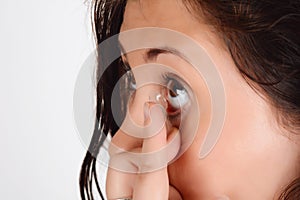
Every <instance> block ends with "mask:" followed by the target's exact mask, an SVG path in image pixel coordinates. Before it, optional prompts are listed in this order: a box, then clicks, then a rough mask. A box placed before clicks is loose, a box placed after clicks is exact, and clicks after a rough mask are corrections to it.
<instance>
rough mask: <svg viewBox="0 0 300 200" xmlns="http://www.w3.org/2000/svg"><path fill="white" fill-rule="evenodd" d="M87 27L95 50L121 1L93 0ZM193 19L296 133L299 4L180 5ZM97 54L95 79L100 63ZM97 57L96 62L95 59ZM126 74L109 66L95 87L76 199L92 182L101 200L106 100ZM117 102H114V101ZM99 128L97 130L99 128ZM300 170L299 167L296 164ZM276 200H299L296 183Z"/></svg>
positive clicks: (111, 29)
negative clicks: (90, 132)
mask: <svg viewBox="0 0 300 200" xmlns="http://www.w3.org/2000/svg"><path fill="white" fill-rule="evenodd" d="M92 2H93V4H92V22H93V30H94V33H95V36H96V37H95V39H96V44H100V43H101V42H102V41H104V40H106V39H107V38H109V37H111V36H113V35H114V34H117V33H119V31H120V27H121V24H122V21H123V14H124V10H125V6H126V3H127V0H93V1H92ZM184 2H186V7H187V8H188V9H189V10H190V11H191V12H192V13H193V14H194V15H195V16H196V17H199V16H201V17H204V19H205V22H206V23H208V24H210V25H212V27H213V28H214V30H215V33H216V34H217V35H218V36H219V38H220V39H221V40H223V43H224V44H225V47H226V48H227V50H228V51H229V52H230V54H231V56H232V58H233V60H234V62H235V64H236V67H237V68H238V70H239V71H240V73H241V75H242V76H243V77H244V78H245V80H246V81H247V82H248V84H249V85H250V86H251V87H252V88H253V89H255V90H256V91H257V92H258V93H259V94H261V95H262V96H263V97H264V98H265V99H266V100H267V101H268V102H269V104H270V105H271V106H272V107H273V108H274V111H275V114H276V116H277V119H278V124H279V125H280V127H281V128H282V129H283V130H287V131H288V132H290V133H295V134H299V133H300V28H299V27H300V1H299V0H286V1H282V0H230V1H211V0H184ZM97 53H98V68H97V71H98V74H102V71H101V70H103V69H102V68H101V63H102V64H103V62H105V60H104V58H103V57H104V56H101V55H103V49H102V50H101V51H99V49H98V51H97ZM99 55H100V56H99ZM126 70H128V69H127V68H126V67H125V65H124V64H123V63H122V61H121V58H118V59H117V60H115V61H114V62H113V63H112V64H111V65H110V66H109V67H108V69H107V70H106V71H105V72H104V74H103V76H101V77H99V78H100V81H99V82H98V83H97V112H96V120H95V129H94V133H93V137H92V140H91V142H90V145H89V149H88V151H87V153H86V156H85V159H84V161H83V164H82V169H81V173H80V193H81V198H82V199H94V197H93V192H92V184H93V180H94V182H95V184H96V188H97V189H98V192H99V193H100V195H101V197H102V199H104V198H103V195H102V193H101V191H100V188H99V184H98V180H97V175H96V156H97V155H98V152H99V149H100V147H101V145H102V144H103V141H104V139H105V136H106V135H107V134H108V133H110V134H111V135H114V134H115V132H116V131H117V130H118V128H119V127H118V126H117V125H116V123H115V121H114V119H113V117H112V113H111V108H110V106H111V103H110V102H111V100H112V99H111V95H112V89H113V88H114V86H115V84H116V82H117V81H118V79H119V78H120V77H121V76H122V75H123V74H124V73H125V72H126ZM119 100H120V99H119ZM99 127H101V129H100V128H99ZM299 164H300V163H299ZM279 199H280V200H283V199H285V200H294V199H300V178H297V179H296V180H294V181H293V182H291V184H290V185H288V186H287V187H286V189H285V190H284V191H283V192H282V194H281V195H280V197H279Z"/></svg>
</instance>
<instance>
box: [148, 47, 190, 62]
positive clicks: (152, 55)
mask: <svg viewBox="0 0 300 200" xmlns="http://www.w3.org/2000/svg"><path fill="white" fill-rule="evenodd" d="M160 54H173V55H175V56H178V57H180V58H183V59H185V56H184V54H183V53H182V52H180V51H179V50H177V49H174V48H171V47H159V48H151V49H148V50H147V51H146V53H145V54H144V56H143V57H144V60H145V62H153V61H156V59H157V57H158V55H160Z"/></svg>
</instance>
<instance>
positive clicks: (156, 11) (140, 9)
mask: <svg viewBox="0 0 300 200" xmlns="http://www.w3.org/2000/svg"><path fill="white" fill-rule="evenodd" d="M195 24H199V22H198V21H197V20H196V19H195V18H194V17H193V16H192V14H191V13H190V12H189V11H188V9H187V8H186V6H185V5H184V4H183V2H182V1H181V0H129V1H128V2H127V5H126V9H125V14H124V21H123V24H122V27H121V31H125V30H129V29H133V28H140V27H161V28H169V29H173V30H177V31H181V32H183V31H184V32H189V31H191V30H192V27H193V25H195Z"/></svg>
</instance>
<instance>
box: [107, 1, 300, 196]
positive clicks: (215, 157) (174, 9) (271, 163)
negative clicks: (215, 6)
mask: <svg viewBox="0 0 300 200" xmlns="http://www.w3.org/2000/svg"><path fill="white" fill-rule="evenodd" d="M166 8H168V9H166ZM143 27H160V28H168V29H171V30H175V31H178V32H181V33H184V34H186V35H188V36H190V37H191V38H193V39H194V40H195V41H196V42H197V43H199V45H201V46H202V47H204V49H205V50H206V51H207V53H208V55H209V56H210V57H211V59H212V60H213V62H214V64H215V66H216V68H217V70H218V71H219V74H220V76H221V78H222V80H223V84H224V88H225V93H226V119H225V123H224V127H223V130H222V133H221V136H220V138H219V140H218V142H217V144H216V145H215V147H214V149H213V151H211V152H210V154H209V155H208V156H206V157H205V158H204V159H199V150H200V147H201V144H202V142H203V140H204V136H205V133H206V131H207V129H208V127H209V122H210V118H211V105H210V104H211V103H210V98H209V91H208V90H207V87H206V85H205V82H204V80H203V78H202V77H201V76H199V75H198V74H197V73H195V71H194V69H193V68H192V67H191V65H189V63H187V62H185V61H184V60H183V59H181V58H179V57H178V56H176V55H173V54H171V53H164V54H160V55H158V56H157V58H156V59H155V62H156V63H160V64H164V65H167V66H170V67H172V68H173V69H174V70H177V71H178V72H179V73H180V74H181V75H182V77H183V79H185V80H186V81H187V82H188V83H189V86H190V88H191V89H192V91H193V93H194V94H195V96H196V97H197V99H198V101H199V109H200V110H201V117H202V118H201V120H200V124H199V128H198V130H197V134H196V137H195V138H194V140H193V143H192V145H191V146H190V147H189V148H188V149H187V151H185V152H184V154H183V155H182V156H180V157H179V158H178V159H177V160H176V161H175V162H173V163H171V164H170V165H169V166H167V167H164V168H162V169H160V170H157V171H155V172H152V173H146V174H138V175H137V174H129V173H124V172H119V171H117V170H114V169H112V168H109V170H108V175H107V196H108V198H109V199H114V198H120V197H127V196H133V199H172V200H176V199H189V200H199V199H218V198H224V199H226V198H225V197H228V198H230V199H244V200H247V199H249V200H253V199H257V200H266V199H275V198H276V197H278V195H279V194H280V192H281V190H282V189H284V187H285V186H286V185H287V184H288V183H289V182H290V181H291V180H292V179H293V178H295V177H296V176H297V173H299V172H298V171H297V170H296V169H297V164H296V163H299V143H297V142H295V140H294V141H292V140H290V139H288V137H286V135H283V134H282V133H281V132H280V129H279V128H278V125H277V124H276V122H275V115H274V113H273V112H272V110H271V109H270V107H269V105H268V103H266V102H265V100H263V99H262V98H261V97H260V96H259V95H258V94H257V93H256V92H254V91H253V90H252V88H250V86H249V85H247V83H246V82H245V80H244V79H243V78H242V77H241V75H240V73H239V72H238V71H237V69H236V66H235V65H234V62H233V60H232V58H231V57H230V55H229V54H228V52H227V51H226V49H225V48H224V45H223V44H222V42H221V41H220V40H219V38H218V37H217V36H216V35H215V34H214V33H213V29H212V27H210V26H208V25H207V24H205V23H204V20H203V19H199V18H197V19H196V18H195V17H193V15H192V14H191V13H190V12H189V11H187V9H186V7H185V6H184V5H183V3H182V2H181V1H174V0H164V1H161V0H151V1H150V0H140V1H134V0H129V1H128V3H127V6H126V10H125V15H124V22H123V24H122V27H121V31H126V30H131V29H134V28H143ZM125 48H126V47H125ZM144 53H145V51H144V50H140V51H136V52H132V53H129V54H127V57H126V59H127V61H128V63H129V64H130V66H131V67H132V68H133V69H134V68H135V67H137V66H139V65H141V64H145V59H144ZM187 77H188V78H187ZM148 89H149V88H148ZM148 89H147V88H144V89H143V90H144V91H143V92H142V91H140V92H139V90H137V92H136V95H135V98H134V99H133V103H132V104H131V108H130V110H131V112H132V113H131V114H132V116H133V119H134V120H135V121H136V123H137V124H140V125H145V124H147V123H148V121H147V119H146V118H145V117H144V112H142V110H143V109H141V108H142V107H141V106H144V104H145V102H146V99H147V95H145V91H147V90H148ZM150 89H151V88H150ZM150 89H149V90H150ZM145 96H146V97H145ZM152 106H153V105H148V109H151V107H152ZM161 114H162V113H161V112H159V111H157V110H156V111H155V112H154V111H153V113H152V115H151V117H155V116H156V115H157V116H158V115H161ZM166 126H167V125H165V126H164V128H163V129H161V130H160V132H159V134H157V135H156V136H154V137H152V138H149V139H145V140H139V139H136V138H133V137H130V136H128V135H126V134H125V133H124V132H122V131H121V130H119V131H118V132H117V133H116V135H115V136H114V137H113V138H112V143H113V144H114V145H117V146H118V147H120V148H123V149H125V150H128V151H135V152H151V151H155V150H157V149H159V148H161V147H163V146H164V145H166V144H167V143H168V142H169V141H170V140H171V139H172V138H174V131H176V128H175V127H173V129H172V128H170V127H169V128H166ZM181 134H188V133H181ZM181 142H182V141H181ZM110 153H111V155H113V154H114V153H113V152H110ZM153 191H155V192H153Z"/></svg>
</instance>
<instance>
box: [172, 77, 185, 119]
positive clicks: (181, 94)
mask: <svg viewBox="0 0 300 200" xmlns="http://www.w3.org/2000/svg"><path fill="white" fill-rule="evenodd" d="M167 88H168V90H167V100H168V103H169V107H168V112H171V113H172V112H176V111H178V110H180V109H181V108H183V107H184V106H185V105H186V104H187V103H188V102H189V100H190V98H189V95H188V92H187V90H186V89H185V88H184V86H183V85H182V84H181V83H180V82H179V81H177V80H176V79H174V78H170V80H169V81H168V84H167Z"/></svg>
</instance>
